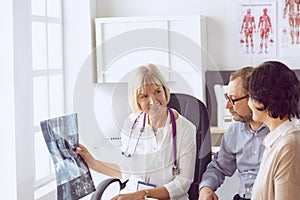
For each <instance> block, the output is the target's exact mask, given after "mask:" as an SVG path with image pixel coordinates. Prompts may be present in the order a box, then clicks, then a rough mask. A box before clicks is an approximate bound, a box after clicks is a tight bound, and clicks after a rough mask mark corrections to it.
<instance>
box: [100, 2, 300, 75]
mask: <svg viewBox="0 0 300 200" xmlns="http://www.w3.org/2000/svg"><path fill="white" fill-rule="evenodd" d="M274 1H275V2H276V0H266V2H274ZM239 2H241V1H237V0H235V1H233V0H231V1H218V0H214V1H208V0H185V1H183V0H151V1H149V0H126V1H124V0H97V9H98V10H97V17H121V16H147V15H181V14H182V15H184V14H201V15H204V16H207V33H208V35H207V44H208V48H207V50H208V53H209V55H210V56H211V60H210V61H211V62H209V63H208V69H209V70H216V69H218V70H226V69H228V70H235V69H239V68H240V67H242V66H245V65H251V64H252V65H258V64H260V63H261V62H262V61H264V60H266V59H270V58H254V59H252V58H245V57H239V56H238V55H239V54H238V47H237V41H238V39H237V34H236V33H237V31H238V30H237V27H238V24H239V21H238V19H239V18H238V14H237V13H238V8H239V7H238V6H239ZM249 2H252V1H249ZM260 2H261V1H260ZM299 53H300V52H299ZM274 59H279V60H281V61H283V62H285V63H286V64H288V65H289V66H290V67H291V68H293V69H296V68H298V69H300V64H299V63H300V56H299V57H298V58H280V57H276V58H274Z"/></svg>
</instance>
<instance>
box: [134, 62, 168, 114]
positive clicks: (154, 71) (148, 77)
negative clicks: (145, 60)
mask: <svg viewBox="0 0 300 200" xmlns="http://www.w3.org/2000/svg"><path fill="white" fill-rule="evenodd" d="M148 84H155V85H160V86H162V87H163V89H164V92H165V95H166V100H167V103H168V102H169V100H170V89H169V87H168V85H167V82H166V80H165V78H164V76H163V75H162V74H161V72H160V71H159V70H158V68H157V67H156V66H155V65H153V64H147V65H142V66H140V67H138V68H137V69H136V72H135V79H134V80H132V82H131V85H130V87H129V102H130V107H131V109H132V111H133V112H134V113H139V112H141V111H142V109H141V107H140V105H139V104H138V101H137V97H138V95H139V93H140V91H141V90H142V89H143V88H144V87H145V86H146V85H148Z"/></svg>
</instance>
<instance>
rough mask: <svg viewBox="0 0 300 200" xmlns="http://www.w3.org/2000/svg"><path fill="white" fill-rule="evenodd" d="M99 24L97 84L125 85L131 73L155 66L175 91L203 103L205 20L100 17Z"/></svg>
mask: <svg viewBox="0 0 300 200" xmlns="http://www.w3.org/2000/svg"><path fill="white" fill-rule="evenodd" d="M95 26H96V46H97V47H96V54H97V81H98V83H118V82H127V81H128V79H130V78H131V73H130V71H131V70H133V69H134V68H136V67H138V66H140V65H144V64H147V63H153V64H156V65H157V66H158V67H159V68H160V70H161V71H162V72H163V74H164V75H165V78H166V79H167V81H169V85H170V88H171V90H172V92H181V93H188V94H191V95H194V96H196V97H198V98H199V99H201V100H202V101H204V99H205V98H204V94H205V92H204V91H205V90H204V89H205V87H204V83H205V79H204V77H205V73H204V72H205V71H206V58H207V55H206V19H205V17H203V16H199V15H186V16H163V17H158V16H151V17H121V18H96V19H95ZM184 82H185V83H187V84H185V83H184ZM204 102H205V101H204Z"/></svg>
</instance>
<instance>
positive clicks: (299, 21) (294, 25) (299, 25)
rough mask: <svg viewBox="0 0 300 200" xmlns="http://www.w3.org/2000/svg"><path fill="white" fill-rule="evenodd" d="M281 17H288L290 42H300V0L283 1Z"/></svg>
mask: <svg viewBox="0 0 300 200" xmlns="http://www.w3.org/2000/svg"><path fill="white" fill-rule="evenodd" d="M283 18H284V19H286V18H287V19H288V24H289V28H290V30H289V33H290V39H291V40H290V42H291V44H300V41H299V35H300V30H299V29H300V0H286V1H285V4H284V8H283Z"/></svg>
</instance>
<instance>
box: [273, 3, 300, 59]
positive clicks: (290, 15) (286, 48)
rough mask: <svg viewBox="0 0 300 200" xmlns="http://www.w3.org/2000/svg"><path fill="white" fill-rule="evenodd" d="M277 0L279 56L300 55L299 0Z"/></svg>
mask: <svg viewBox="0 0 300 200" xmlns="http://www.w3.org/2000/svg"><path fill="white" fill-rule="evenodd" d="M278 2H279V9H278V10H279V20H278V23H279V34H278V35H279V51H280V54H279V55H280V56H281V57H299V56H300V38H299V34H300V33H299V31H300V0H278Z"/></svg>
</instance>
